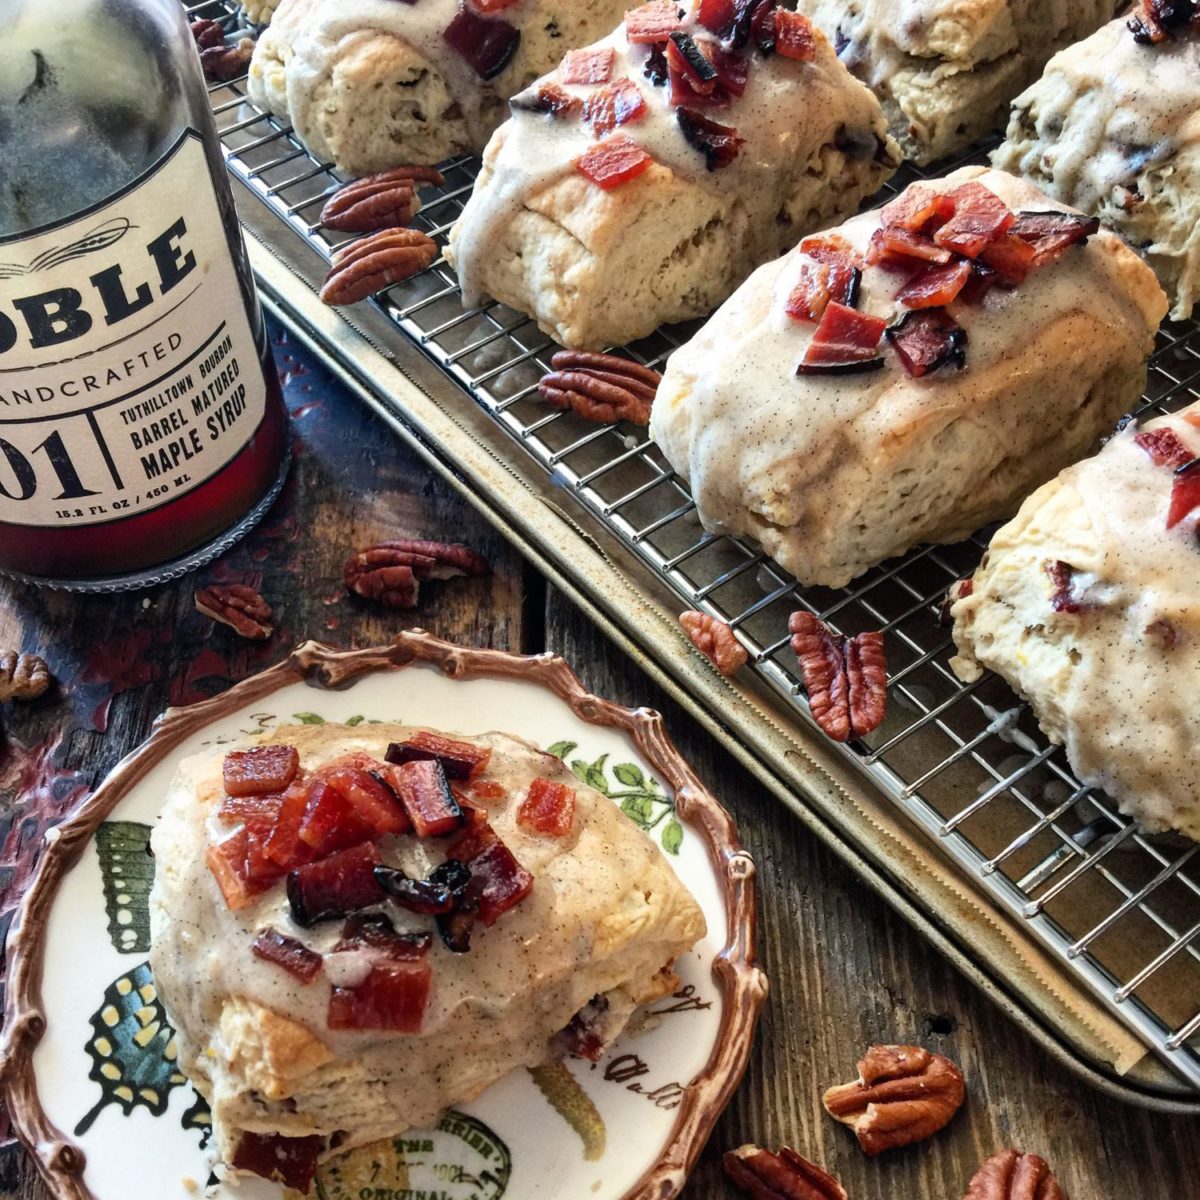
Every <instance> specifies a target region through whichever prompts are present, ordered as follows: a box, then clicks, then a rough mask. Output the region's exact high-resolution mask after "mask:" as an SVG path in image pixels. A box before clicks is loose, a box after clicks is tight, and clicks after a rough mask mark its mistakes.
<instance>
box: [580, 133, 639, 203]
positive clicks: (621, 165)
mask: <svg viewBox="0 0 1200 1200" xmlns="http://www.w3.org/2000/svg"><path fill="white" fill-rule="evenodd" d="M653 162H654V159H653V158H651V157H650V155H649V154H647V153H646V151H645V150H643V149H642V148H641V146H639V145H638V144H637V142H633V141H630V140H629V138H627V137H626V136H625V135H624V134H622V133H614V134H613V135H612V136H611V137H607V138H605V139H604V141H602V142H599V143H597V144H596V145H595V146H593V147H592V148H591V149H590V150H588V151H587V153H586V154H584V155H583V157H582V158H580V159H579V161H578V162H577V163H576V164H575V166H576V168H577V169H578V171H579V172H580V174H582V175H585V176H586V177H587V178H588V179H590V180H591V181H592V182H593V183H594V184H595V185H596V186H597V187H601V188H603V189H604V190H605V191H606V192H611V191H612V190H613V188H618V187H620V186H621V184H623V183H628V182H629V181H630V180H631V179H636V178H637V177H638V176H639V175H641V174H642V172H644V171H646V170H648V169H649V167H650V165H651V164H652V163H653Z"/></svg>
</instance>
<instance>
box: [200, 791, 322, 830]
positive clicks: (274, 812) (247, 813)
mask: <svg viewBox="0 0 1200 1200" xmlns="http://www.w3.org/2000/svg"><path fill="white" fill-rule="evenodd" d="M295 786H303V785H295ZM282 803H283V796H282V795H280V794H279V793H278V792H265V793H263V794H261V795H257V796H226V797H225V799H224V800H222V801H221V807H220V808H219V809H218V810H217V816H218V817H220V818H221V820H222V821H226V822H228V823H229V824H230V825H245V826H246V827H247V828H248V829H253V830H254V831H255V832H256V833H260V834H263V835H264V836H265V835H266V834H268V833H269V832H270V831H271V829H272V828H273V827H274V825H275V822H276V820H277V819H278V817H279V806H280V805H281V804H282Z"/></svg>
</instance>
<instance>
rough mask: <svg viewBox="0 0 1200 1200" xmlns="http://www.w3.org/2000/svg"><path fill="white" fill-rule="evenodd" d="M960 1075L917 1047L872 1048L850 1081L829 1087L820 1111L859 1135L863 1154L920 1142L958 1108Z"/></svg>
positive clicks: (951, 1065) (961, 1089) (941, 1057)
mask: <svg viewBox="0 0 1200 1200" xmlns="http://www.w3.org/2000/svg"><path fill="white" fill-rule="evenodd" d="M965 1094H966V1091H965V1088H964V1087H963V1077H962V1072H961V1071H960V1070H959V1069H958V1067H956V1066H955V1065H954V1063H952V1062H951V1061H950V1060H949V1059H948V1058H946V1057H945V1056H944V1055H942V1054H931V1053H930V1052H929V1051H928V1050H924V1049H922V1048H921V1047H920V1046H872V1047H871V1048H870V1049H869V1050H868V1051H867V1052H866V1054H865V1055H864V1056H863V1057H862V1060H861V1061H860V1062H859V1064H858V1078H857V1079H856V1080H855V1081H854V1082H853V1083H842V1084H839V1085H838V1086H837V1087H831V1088H830V1089H829V1090H828V1091H827V1092H826V1093H825V1097H824V1101H823V1103H824V1105H825V1111H826V1112H827V1113H829V1115H830V1116H831V1117H834V1118H836V1119H837V1120H839V1121H841V1122H842V1123H843V1124H845V1125H849V1126H850V1127H851V1128H852V1129H853V1130H854V1133H855V1135H856V1136H857V1137H858V1144H859V1145H860V1146H861V1147H862V1148H863V1150H865V1151H866V1153H868V1154H878V1153H879V1152H880V1151H881V1150H892V1149H895V1148H896V1147H897V1146H907V1145H910V1144H911V1143H912V1142H920V1141H923V1140H924V1139H925V1138H927V1137H930V1136H931V1135H932V1134H935V1133H937V1131H938V1130H939V1129H941V1128H943V1127H944V1126H945V1125H946V1124H947V1123H948V1122H949V1121H950V1118H951V1117H953V1116H954V1114H955V1113H956V1112H958V1110H959V1109H960V1108H961V1107H962V1102H963V1098H964V1096H965Z"/></svg>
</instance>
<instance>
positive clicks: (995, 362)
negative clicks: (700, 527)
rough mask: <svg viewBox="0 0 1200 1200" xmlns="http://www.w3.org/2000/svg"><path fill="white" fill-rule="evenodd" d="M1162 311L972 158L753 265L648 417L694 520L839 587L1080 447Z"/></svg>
mask: <svg viewBox="0 0 1200 1200" xmlns="http://www.w3.org/2000/svg"><path fill="white" fill-rule="evenodd" d="M1165 311H1166V297H1165V296H1164V295H1163V293H1162V289H1161V288H1159V286H1158V284H1157V283H1156V281H1155V279H1154V275H1153V274H1152V272H1151V271H1150V269H1149V268H1148V267H1147V266H1146V265H1145V263H1143V262H1142V261H1141V260H1140V259H1139V258H1138V257H1137V255H1136V254H1134V253H1133V251H1131V250H1130V249H1129V248H1128V247H1127V246H1125V245H1124V243H1122V242H1121V240H1120V239H1119V238H1118V237H1116V236H1115V235H1114V234H1111V233H1107V232H1105V231H1098V222H1097V221H1096V220H1095V219H1094V218H1088V217H1084V216H1081V215H1080V214H1078V213H1075V212H1073V211H1071V210H1069V209H1066V208H1065V207H1064V206H1062V205H1059V204H1057V203H1055V202H1052V201H1050V200H1049V199H1048V198H1047V197H1046V196H1044V195H1043V194H1042V193H1041V192H1039V191H1037V189H1036V188H1034V187H1032V186H1030V185H1029V184H1028V183H1025V182H1024V181H1022V180H1019V179H1014V178H1013V177H1012V176H1011V175H1006V174H1004V173H1003V172H1001V171H988V170H985V169H984V168H981V167H969V168H965V169H963V170H961V171H956V172H955V173H954V174H953V175H950V176H948V177H947V178H945V179H939V180H934V181H931V182H929V183H918V184H914V185H912V186H911V187H910V188H908V189H907V190H906V191H905V192H903V193H902V194H901V195H900V196H899V197H898V198H897V199H896V200H894V201H892V202H891V203H889V204H887V205H886V206H885V207H884V208H882V209H879V210H875V211H872V212H867V213H863V214H861V215H860V216H857V217H854V218H852V219H851V220H849V221H847V222H846V223H845V224H844V225H841V226H838V227H837V228H836V229H832V230H830V231H828V232H827V233H824V234H819V235H816V236H813V237H809V238H806V239H805V240H804V241H802V242H801V243H800V245H799V247H798V248H797V249H796V250H794V251H793V252H792V253H790V254H788V255H787V256H785V257H784V258H782V259H779V260H777V261H776V262H773V263H769V264H768V265H767V266H765V267H762V268H761V269H760V270H758V271H757V272H755V274H754V275H752V276H751V277H750V279H748V280H747V281H746V283H745V284H744V285H743V286H742V287H741V288H740V289H739V290H738V291H737V292H735V293H734V295H733V296H731V297H730V298H729V300H728V301H726V303H725V304H724V305H722V307H721V308H720V309H719V310H718V311H717V312H716V313H714V314H713V316H712V318H711V319H710V320H709V321H708V323H707V324H706V325H705V326H704V327H703V328H702V329H701V330H700V332H699V333H698V334H697V335H696V336H695V337H694V338H693V339H692V340H691V341H690V342H687V343H686V344H685V345H683V346H681V347H680V348H679V349H678V350H676V351H675V353H674V354H672V355H671V358H670V359H669V360H668V363H667V369H666V371H665V373H664V376H663V381H662V384H661V385H660V386H659V389H658V394H657V397H656V399H655V401H654V407H653V410H652V412H651V417H650V433H651V436H652V437H653V438H654V439H655V440H656V441H657V442H658V444H659V446H660V447H661V448H662V451H663V453H664V454H665V455H666V458H667V460H668V461H669V462H670V464H671V465H672V466H673V467H674V468H675V470H676V471H677V472H679V474H680V475H682V476H683V477H684V478H685V479H686V480H687V481H688V483H689V484H690V485H691V490H692V495H693V497H694V499H695V502H696V506H697V509H698V510H699V515H700V519H701V521H702V522H703V523H704V526H705V527H706V528H707V529H710V530H713V531H716V532H722V533H732V534H739V535H745V536H747V537H750V538H753V539H756V540H757V541H758V542H760V543H761V544H762V546H763V548H764V549H765V550H766V552H767V553H768V554H770V555H771V556H772V557H773V558H775V559H776V560H777V561H778V562H779V563H781V564H782V565H783V566H784V567H786V568H787V569H788V570H789V571H791V572H792V573H793V574H794V575H795V576H796V578H797V579H798V580H799V581H800V582H801V583H803V584H807V585H812V584H821V585H826V586H830V587H837V586H841V585H843V584H846V583H848V582H849V581H850V580H851V579H853V578H854V577H855V576H856V575H859V574H861V573H862V572H863V571H865V570H867V569H868V568H869V567H871V566H873V565H875V564H876V563H879V562H881V561H882V560H884V559H886V558H890V557H891V556H893V555H896V554H901V553H903V552H904V551H906V550H908V549H909V548H910V547H912V546H914V545H916V544H917V543H918V542H923V541H936V542H953V541H957V540H959V539H961V538H963V537H966V536H967V535H968V534H970V533H971V532H973V531H974V530H975V529H978V528H979V527H980V526H981V525H984V524H986V523H987V522H989V521H993V520H996V519H997V518H999V517H1002V516H1007V515H1008V514H1010V513H1011V512H1013V511H1014V510H1015V509H1016V507H1017V505H1018V504H1019V503H1020V501H1021V500H1022V499H1023V498H1024V497H1025V496H1027V495H1028V494H1029V492H1030V491H1032V490H1033V489H1034V488H1035V487H1037V486H1038V485H1039V484H1041V483H1044V482H1045V481H1046V480H1047V479H1049V478H1051V477H1052V476H1053V475H1054V474H1055V472H1057V471H1058V470H1060V469H1061V468H1062V467H1064V466H1065V465H1066V464H1067V463H1070V462H1074V461H1075V460H1076V459H1077V458H1080V457H1081V456H1082V455H1084V454H1086V453H1087V452H1088V451H1089V449H1091V447H1092V446H1093V445H1094V444H1095V442H1096V439H1097V438H1098V437H1099V436H1100V434H1101V433H1103V432H1104V431H1105V430H1106V429H1109V428H1111V426H1112V425H1113V423H1114V422H1115V421H1116V419H1117V418H1118V417H1119V416H1120V415H1121V413H1123V412H1126V411H1128V410H1129V409H1130V408H1131V407H1132V406H1133V405H1135V404H1136V403H1137V400H1138V397H1139V395H1140V393H1141V390H1142V387H1143V384H1144V383H1145V378H1146V359H1147V357H1148V355H1149V354H1150V351H1151V350H1152V349H1153V347H1154V335H1155V331H1156V329H1157V327H1158V323H1159V321H1160V320H1161V319H1162V316H1163V313H1164V312H1165Z"/></svg>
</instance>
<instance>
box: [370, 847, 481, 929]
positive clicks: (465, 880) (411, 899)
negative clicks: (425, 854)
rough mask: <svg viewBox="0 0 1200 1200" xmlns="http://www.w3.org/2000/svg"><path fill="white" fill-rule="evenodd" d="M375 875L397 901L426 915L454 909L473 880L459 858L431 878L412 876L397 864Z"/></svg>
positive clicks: (437, 870) (437, 871)
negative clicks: (399, 869)
mask: <svg viewBox="0 0 1200 1200" xmlns="http://www.w3.org/2000/svg"><path fill="white" fill-rule="evenodd" d="M375 878H376V879H378V880H379V882H380V884H381V885H382V887H383V889H384V891H386V892H387V894H388V895H389V896H390V897H391V898H392V900H393V902H394V903H396V904H398V905H399V906H400V907H401V908H405V909H407V910H408V911H409V912H414V913H421V914H422V915H425V916H436V915H437V914H438V913H448V912H453V911H454V910H455V909H456V908H457V907H458V899H459V897H460V896H461V895H462V893H463V892H464V891H465V890H466V887H467V885H468V884H469V883H470V882H471V872H470V871H469V870H468V869H467V867H466V866H464V865H463V864H462V863H461V862H459V861H458V860H457V859H453V858H448V859H447V860H446V861H445V862H444V863H442V864H441V865H440V866H438V867H435V868H434V869H433V870H432V871H431V872H430V873H429V878H428V879H410V878H409V877H408V876H407V875H405V874H404V872H403V871H398V870H397V869H396V868H395V867H376V868H375Z"/></svg>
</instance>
